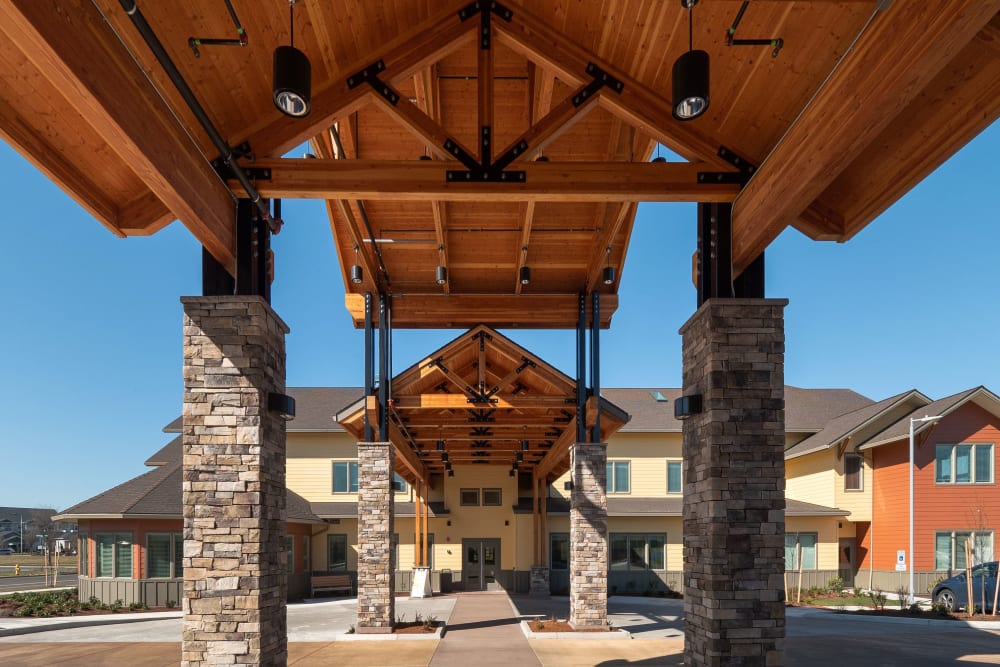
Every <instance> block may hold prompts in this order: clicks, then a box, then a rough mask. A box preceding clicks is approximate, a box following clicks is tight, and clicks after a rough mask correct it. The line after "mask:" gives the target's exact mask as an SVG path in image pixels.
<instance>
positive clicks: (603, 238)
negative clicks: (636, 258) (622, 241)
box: [587, 202, 637, 291]
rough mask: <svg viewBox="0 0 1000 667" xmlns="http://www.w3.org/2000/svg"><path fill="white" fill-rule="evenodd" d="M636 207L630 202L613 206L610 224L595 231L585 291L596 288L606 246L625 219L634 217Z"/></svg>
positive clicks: (604, 259)
mask: <svg viewBox="0 0 1000 667" xmlns="http://www.w3.org/2000/svg"><path fill="white" fill-rule="evenodd" d="M636 207H637V204H635V203H632V202H630V203H627V204H623V205H621V206H618V207H616V208H614V209H613V211H612V213H613V214H614V218H613V219H612V220H611V221H610V224H606V225H604V227H602V229H601V230H600V231H599V232H598V233H597V240H596V241H595V243H594V246H593V247H594V251H593V255H591V258H590V264H589V265H588V267H587V291H590V290H593V289H595V288H597V286H598V284H599V283H600V280H601V274H602V272H603V271H604V267H605V265H606V261H607V260H606V258H607V248H608V246H610V245H612V243H614V240H615V237H617V236H618V232H619V231H621V228H622V226H623V225H624V224H625V221H626V220H631V219H632V218H634V217H635V212H636ZM620 268H621V267H619V271H618V275H619V276H621V270H620Z"/></svg>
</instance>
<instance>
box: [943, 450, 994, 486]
mask: <svg viewBox="0 0 1000 667" xmlns="http://www.w3.org/2000/svg"><path fill="white" fill-rule="evenodd" d="M934 481H935V483H937V484H992V483H993V443H970V442H963V443H960V444H957V445H937V446H936V447H935V449H934Z"/></svg>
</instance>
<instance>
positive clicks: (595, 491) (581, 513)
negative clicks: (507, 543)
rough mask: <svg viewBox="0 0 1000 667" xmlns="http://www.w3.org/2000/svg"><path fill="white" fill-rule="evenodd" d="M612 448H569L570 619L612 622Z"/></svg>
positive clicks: (597, 624)
mask: <svg viewBox="0 0 1000 667" xmlns="http://www.w3.org/2000/svg"><path fill="white" fill-rule="evenodd" d="M607 460H608V448H607V445H605V444H603V443H577V444H575V445H573V447H572V449H571V450H570V470H571V475H572V481H573V490H572V492H571V494H570V510H569V624H570V625H571V626H572V627H574V628H603V627H607V624H608V496H607V470H606V468H605V465H606V464H607Z"/></svg>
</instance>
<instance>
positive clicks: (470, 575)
mask: <svg viewBox="0 0 1000 667" xmlns="http://www.w3.org/2000/svg"><path fill="white" fill-rule="evenodd" d="M499 571H500V540H495V539H478V538H475V539H466V540H462V583H463V585H464V587H465V590H467V591H487V590H496V589H497V574H498V573H499Z"/></svg>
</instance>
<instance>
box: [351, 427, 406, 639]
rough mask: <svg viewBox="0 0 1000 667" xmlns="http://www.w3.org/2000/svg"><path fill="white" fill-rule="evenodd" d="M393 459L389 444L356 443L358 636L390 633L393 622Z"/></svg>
mask: <svg viewBox="0 0 1000 667" xmlns="http://www.w3.org/2000/svg"><path fill="white" fill-rule="evenodd" d="M394 458H395V452H394V450H393V447H392V443H391V442H359V443H358V626H357V631H358V632H359V633H390V632H392V625H393V623H394V622H395V620H396V603H395V599H394V598H393V593H394V591H395V588H396V550H395V549H393V548H392V532H393V522H394V518H395V511H394V509H393V502H392V497H393V493H392V475H393V470H394V469H395V468H394V465H395V462H394Z"/></svg>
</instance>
